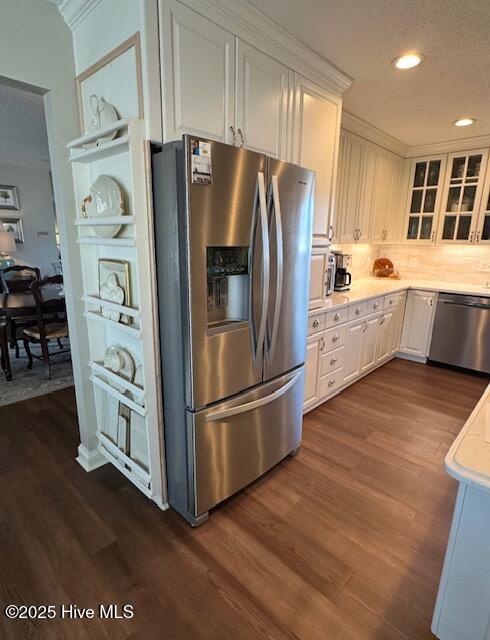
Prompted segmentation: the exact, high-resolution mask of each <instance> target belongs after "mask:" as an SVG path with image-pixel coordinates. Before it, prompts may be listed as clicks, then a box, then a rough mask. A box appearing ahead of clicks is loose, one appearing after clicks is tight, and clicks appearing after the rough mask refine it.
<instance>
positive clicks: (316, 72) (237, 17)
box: [160, 0, 352, 96]
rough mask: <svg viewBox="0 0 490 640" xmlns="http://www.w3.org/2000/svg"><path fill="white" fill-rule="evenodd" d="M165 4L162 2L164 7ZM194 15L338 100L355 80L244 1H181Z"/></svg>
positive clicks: (163, 0)
mask: <svg viewBox="0 0 490 640" xmlns="http://www.w3.org/2000/svg"><path fill="white" fill-rule="evenodd" d="M165 1H166V0H160V2H162V3H164V2H165ZM182 2H183V4H185V5H187V6H188V7H189V8H190V9H192V10H193V11H196V12H197V13H200V14H201V15H202V16H204V17H205V18H207V19H208V20H212V21H213V22H216V23H217V24H219V26H220V27H222V28H224V29H226V30H228V31H230V32H231V33H233V34H235V35H236V36H238V37H239V38H241V39H243V40H244V41H245V42H247V43H248V44H250V45H252V46H255V47H257V48H258V49H259V50H260V51H262V52H264V53H266V54H267V55H270V56H271V58H274V59H275V60H277V61H278V62H280V63H281V64H283V65H285V66H287V67H290V68H291V69H294V70H295V71H297V72H299V73H301V74H303V75H305V76H307V77H308V78H310V80H314V81H315V82H318V83H319V84H321V85H322V86H323V87H325V88H326V89H329V90H330V91H332V92H333V93H335V94H336V95H338V96H341V95H342V94H343V93H344V91H345V90H346V89H348V88H349V87H350V86H351V84H352V78H350V77H349V76H348V75H346V74H345V73H344V72H343V71H341V70H340V69H338V68H337V67H335V66H334V65H333V64H331V63H330V62H328V60H326V59H325V58H322V56H320V55H318V54H317V53H315V52H314V51H313V50H312V49H310V48H309V47H307V46H306V45H304V44H303V43H301V42H300V41H299V40H297V39H296V38H294V36H292V35H291V34H290V33H288V32H287V31H285V30H284V29H283V28H282V27H280V26H279V25H277V24H276V23H275V22H274V21H273V20H271V19H270V18H269V17H268V16H266V15H265V14H264V13H262V12H261V11H260V10H259V9H257V8H256V7H254V6H253V5H251V4H249V3H248V2H246V1H245V0H182Z"/></svg>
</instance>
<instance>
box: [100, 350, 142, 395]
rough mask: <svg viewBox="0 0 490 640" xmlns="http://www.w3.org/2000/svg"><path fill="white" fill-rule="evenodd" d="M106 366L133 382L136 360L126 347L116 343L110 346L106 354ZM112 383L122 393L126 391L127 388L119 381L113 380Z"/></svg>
mask: <svg viewBox="0 0 490 640" xmlns="http://www.w3.org/2000/svg"><path fill="white" fill-rule="evenodd" d="M104 367H106V369H109V370H110V371H112V372H113V373H115V374H117V375H118V376H120V377H121V378H124V379H125V380H127V381H128V382H133V379H134V371H135V366H134V360H133V358H132V357H131V355H130V354H129V352H128V351H126V349H123V348H122V347H116V346H115V345H112V346H110V347H108V348H107V350H106V352H105V355H104ZM110 384H111V385H112V386H113V387H114V388H115V389H117V390H118V391H119V392H120V393H125V391H126V389H125V388H124V387H121V385H118V384H117V382H113V381H112V380H111V381H110Z"/></svg>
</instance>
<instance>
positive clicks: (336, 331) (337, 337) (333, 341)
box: [322, 324, 347, 353]
mask: <svg viewBox="0 0 490 640" xmlns="http://www.w3.org/2000/svg"><path fill="white" fill-rule="evenodd" d="M346 335H347V325H345V324H344V325H342V326H340V327H333V328H332V329H328V330H327V331H325V334H324V339H325V348H324V349H322V351H324V352H325V353H328V352H329V351H332V349H338V348H339V347H343V346H344V344H345V338H346Z"/></svg>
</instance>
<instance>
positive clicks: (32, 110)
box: [0, 84, 49, 182]
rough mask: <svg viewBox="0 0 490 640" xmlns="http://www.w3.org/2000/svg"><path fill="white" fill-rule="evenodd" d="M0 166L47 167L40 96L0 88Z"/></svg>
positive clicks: (47, 153) (46, 146) (45, 135)
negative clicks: (1, 164)
mask: <svg viewBox="0 0 490 640" xmlns="http://www.w3.org/2000/svg"><path fill="white" fill-rule="evenodd" d="M0 163H4V164H14V165H20V166H28V167H30V168H41V167H46V166H48V165H49V151H48V138H47V133H46V121H45V118H44V104H43V97H42V96H40V95H37V94H34V93H31V92H29V91H24V90H22V89H17V88H14V87H10V86H6V85H2V84H0ZM0 182H1V176H0Z"/></svg>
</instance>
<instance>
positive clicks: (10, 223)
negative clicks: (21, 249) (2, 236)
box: [0, 216, 24, 244]
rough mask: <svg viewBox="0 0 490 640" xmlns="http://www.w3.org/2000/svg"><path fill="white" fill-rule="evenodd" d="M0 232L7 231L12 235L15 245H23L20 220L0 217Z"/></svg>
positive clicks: (18, 218) (22, 231)
mask: <svg viewBox="0 0 490 640" xmlns="http://www.w3.org/2000/svg"><path fill="white" fill-rule="evenodd" d="M0 231H8V232H9V233H11V234H13V236H14V240H15V242H16V243H17V244H24V230H23V228H22V218H20V217H15V218H3V217H1V216H0Z"/></svg>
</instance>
